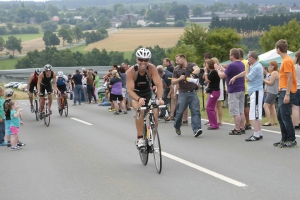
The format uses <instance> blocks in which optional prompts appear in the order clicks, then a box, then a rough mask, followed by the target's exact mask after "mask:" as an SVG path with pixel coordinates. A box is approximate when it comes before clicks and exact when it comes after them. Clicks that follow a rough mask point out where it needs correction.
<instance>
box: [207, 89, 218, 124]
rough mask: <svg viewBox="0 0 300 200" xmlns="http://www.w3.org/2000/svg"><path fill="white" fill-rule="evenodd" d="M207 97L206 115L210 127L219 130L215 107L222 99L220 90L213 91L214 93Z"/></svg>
mask: <svg viewBox="0 0 300 200" xmlns="http://www.w3.org/2000/svg"><path fill="white" fill-rule="evenodd" d="M207 96H208V101H207V105H206V113H207V117H208V120H209V125H210V127H211V128H219V125H218V121H217V114H216V110H215V107H216V104H217V101H218V99H219V97H220V90H218V91H212V93H210V94H207Z"/></svg>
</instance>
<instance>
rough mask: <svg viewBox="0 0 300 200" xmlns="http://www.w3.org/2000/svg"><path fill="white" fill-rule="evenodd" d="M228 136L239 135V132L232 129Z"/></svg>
mask: <svg viewBox="0 0 300 200" xmlns="http://www.w3.org/2000/svg"><path fill="white" fill-rule="evenodd" d="M229 135H241V131H240V130H238V131H237V130H235V129H232V130H231V131H230V132H229Z"/></svg>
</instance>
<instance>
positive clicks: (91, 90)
mask: <svg viewBox="0 0 300 200" xmlns="http://www.w3.org/2000/svg"><path fill="white" fill-rule="evenodd" d="M87 95H88V98H89V102H90V103H91V100H92V97H94V100H95V102H96V101H97V100H96V96H95V93H94V87H93V86H92V85H88V86H87Z"/></svg>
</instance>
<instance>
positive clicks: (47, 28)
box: [41, 21, 58, 32]
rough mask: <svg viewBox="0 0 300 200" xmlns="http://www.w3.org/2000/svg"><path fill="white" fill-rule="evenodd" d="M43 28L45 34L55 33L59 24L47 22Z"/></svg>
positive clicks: (43, 24) (42, 25)
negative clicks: (48, 32)
mask: <svg viewBox="0 0 300 200" xmlns="http://www.w3.org/2000/svg"><path fill="white" fill-rule="evenodd" d="M41 27H42V29H43V31H44V32H46V31H51V32H54V31H56V29H57V28H58V26H57V24H56V23H55V22H54V21H45V22H43V23H42V24H41Z"/></svg>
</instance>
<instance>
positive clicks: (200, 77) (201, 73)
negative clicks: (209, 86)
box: [198, 68, 205, 85]
mask: <svg viewBox="0 0 300 200" xmlns="http://www.w3.org/2000/svg"><path fill="white" fill-rule="evenodd" d="M203 75H204V69H202V68H200V73H199V77H198V78H199V83H200V85H204V84H205V83H204V82H205V79H204V78H203Z"/></svg>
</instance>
